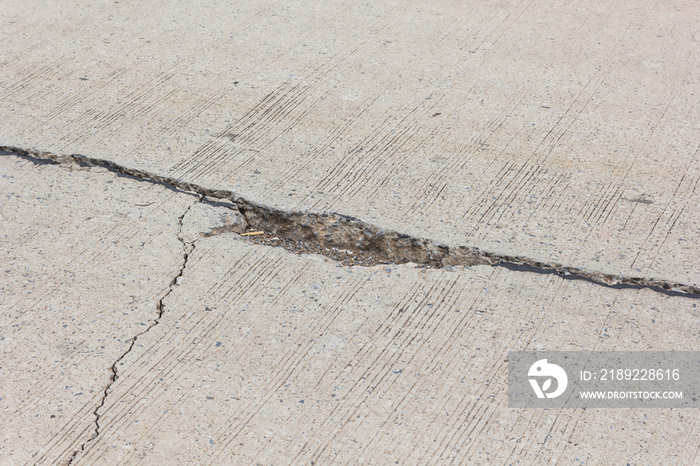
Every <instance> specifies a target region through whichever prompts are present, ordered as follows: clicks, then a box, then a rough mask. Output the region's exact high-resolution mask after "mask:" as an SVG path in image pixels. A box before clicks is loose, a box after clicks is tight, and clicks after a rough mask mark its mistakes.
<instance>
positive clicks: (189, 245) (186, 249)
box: [68, 195, 204, 465]
mask: <svg viewBox="0 0 700 466" xmlns="http://www.w3.org/2000/svg"><path fill="white" fill-rule="evenodd" d="M203 200H204V195H200V196H199V197H198V198H197V200H196V201H195V202H193V203H191V204H190V205H189V206H188V207H187V209H185V212H184V213H183V214H182V215H181V216H180V217H179V218H178V227H179V228H178V232H177V239H178V240H179V241H180V243H181V244H182V263H181V265H180V269H179V271H178V273H177V275H175V277H174V278H173V279H172V280H171V281H170V284H169V285H168V290H167V291H166V292H165V294H164V295H163V296H162V297H161V298H160V299H159V300H158V303H157V304H156V310H157V312H158V313H157V315H156V318H155V319H154V320H153V322H151V324H150V325H149V326H148V327H147V328H146V329H145V330H143V331H142V332H139V333H138V334H136V335H134V336H133V337H132V338H131V341H130V342H129V343H130V344H129V347H128V348H127V349H126V350H125V351H124V352H123V353H122V354H121V355H120V356H119V357H118V358H117V359H116V360H115V361H114V363H113V364H112V366H111V367H110V371H111V374H110V378H109V382H107V385H106V386H105V388H104V391H103V392H102V399H101V400H100V402H99V403H98V404H97V406H96V407H95V409H94V411H93V412H92V414H93V416H94V417H95V421H94V424H95V429H94V431H93V434H92V437H90V438H89V439H88V440H86V441H85V442H83V443H82V444H81V445H80V448H78V449H77V450H75V451H74V452H73V454H72V455H71V457H70V459H69V460H68V464H69V465H70V464H72V463H73V460H75V458H76V456H77V455H78V453H80V452H81V451H85V448H86V447H87V446H88V444H90V443H91V442H93V441H95V440H96V439H97V438H98V437H99V435H100V432H101V430H100V428H101V426H100V418H101V414H100V410H101V409H102V408H103V407H104V405H105V403H106V402H107V397H108V396H109V391H110V390H111V388H112V385H114V383H115V382H116V381H117V379H119V374H118V371H117V365H118V364H119V363H120V362H121V361H122V360H123V359H124V358H125V357H126V356H127V355H128V354H129V353H131V351H132V350H133V349H134V345H135V344H136V340H137V339H138V338H139V337H141V336H142V335H144V334H146V333H148V332H150V331H151V329H153V328H154V327H155V326H156V325H158V324H159V323H160V320H161V318H162V317H163V313H164V312H165V305H164V301H165V299H166V298H167V297H168V296H170V294H171V293H172V292H173V290H174V289H175V286H176V285H178V280H179V279H180V278H181V277H182V274H183V273H184V272H185V269H186V268H187V261H188V259H189V256H190V254H191V253H192V251H194V248H195V245H196V240H195V241H191V242H188V241H185V240H184V239H183V237H182V226H183V222H184V219H185V216H186V215H187V213H188V212H189V211H190V209H192V207H193V206H195V205H196V204H198V203H200V202H202V201H203Z"/></svg>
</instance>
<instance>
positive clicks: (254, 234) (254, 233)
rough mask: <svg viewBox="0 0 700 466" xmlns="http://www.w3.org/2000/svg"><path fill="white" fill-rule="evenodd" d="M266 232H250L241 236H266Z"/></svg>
mask: <svg viewBox="0 0 700 466" xmlns="http://www.w3.org/2000/svg"><path fill="white" fill-rule="evenodd" d="M264 234H265V232H264V231H249V232H247V233H241V236H257V235H264Z"/></svg>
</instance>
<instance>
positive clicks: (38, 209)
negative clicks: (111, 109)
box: [0, 155, 700, 464]
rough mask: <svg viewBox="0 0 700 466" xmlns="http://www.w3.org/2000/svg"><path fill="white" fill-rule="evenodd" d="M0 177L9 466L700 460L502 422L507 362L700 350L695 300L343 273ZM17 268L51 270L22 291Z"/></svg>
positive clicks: (585, 417) (73, 170) (185, 223)
mask: <svg viewBox="0 0 700 466" xmlns="http://www.w3.org/2000/svg"><path fill="white" fill-rule="evenodd" d="M0 164H1V165H0V166H1V167H2V178H1V179H2V180H3V186H2V194H3V198H5V199H7V201H6V202H3V208H2V211H0V214H1V215H2V218H3V221H4V224H5V225H7V227H8V228H7V230H6V231H7V232H8V233H7V234H6V236H5V238H3V241H2V244H3V245H4V251H3V262H4V263H6V264H8V266H9V267H14V268H16V269H17V270H13V269H8V271H6V274H8V275H9V276H11V277H15V278H16V279H17V280H16V281H15V282H7V284H6V285H5V286H3V289H2V292H3V294H4V296H3V303H4V304H9V305H5V306H3V310H2V316H3V320H4V321H5V325H4V328H5V333H4V335H6V336H5V337H4V338H3V341H1V342H0V345H3V346H0V347H1V348H2V352H1V353H0V354H2V356H3V360H2V364H1V365H0V370H1V371H2V378H1V379H0V392H2V393H3V400H2V403H3V405H2V406H3V413H2V414H3V416H4V419H3V424H2V425H3V428H2V434H3V447H2V449H0V455H1V456H0V458H2V459H3V461H4V462H8V463H13V464H16V463H27V462H31V463H48V464H52V463H61V462H63V463H69V464H117V463H120V464H133V463H139V464H163V463H165V464H181V463H183V462H194V463H213V464H248V463H262V464H310V463H311V462H314V463H315V464H324V463H328V462H332V461H337V462H341V463H374V464H386V463H389V462H391V463H394V462H396V461H399V463H400V464H418V463H420V464H423V463H434V464H442V463H445V462H455V461H456V462H464V461H467V460H468V461H470V462H486V461H493V462H496V463H504V462H512V461H515V460H520V461H524V462H549V461H552V462H567V463H568V462H588V461H591V460H593V462H597V460H599V459H600V457H601V456H600V455H602V453H603V452H604V454H605V457H606V458H607V460H609V461H611V462H630V463H635V462H649V463H659V464H661V463H674V464H690V463H692V462H694V461H695V460H696V459H697V455H698V445H700V416H698V414H697V410H693V409H682V410H678V409H676V410H659V409H655V410H650V409H647V410H643V409H639V410H613V411H612V412H611V411H610V410H565V411H562V412H558V411H556V410H552V411H546V410H544V411H542V410H517V409H508V408H507V407H506V401H505V396H506V395H505V379H506V371H505V361H506V359H507V351H509V350H517V349H545V348H556V349H561V350H575V349H590V350H640V351H641V350H697V335H698V334H700V309H698V307H697V306H698V302H697V300H695V299H692V298H690V297H671V296H667V295H663V294H661V293H658V292H655V291H653V290H650V289H623V290H618V289H610V288H605V287H601V286H600V285H598V284H595V283H590V282H583V281H571V280H566V279H564V278H563V277H560V276H557V275H543V274H536V273H526V272H516V271H510V270H507V269H505V268H502V267H493V266H484V265H476V266H472V267H461V266H457V267H453V266H448V267H445V268H442V269H425V268H419V267H416V265H415V264H407V265H377V266H373V267H345V266H342V265H341V264H339V263H337V262H334V261H331V260H329V259H327V258H325V257H323V256H320V255H313V254H312V255H301V256H300V255H295V254H291V253H290V252H287V251H285V250H284V249H282V248H276V247H269V246H264V245H260V244H255V243H253V242H251V241H250V240H248V239H245V237H243V236H240V235H239V234H237V233H242V232H244V231H245V230H246V228H247V227H249V225H247V224H246V222H245V221H244V220H243V218H242V216H241V215H240V214H239V213H238V212H237V210H236V206H235V205H234V204H231V203H226V202H221V201H212V200H208V199H206V198H204V197H203V196H195V195H193V194H188V193H186V192H182V191H179V190H175V189H172V188H168V187H166V186H163V185H160V184H156V183H152V182H147V181H143V180H137V179H133V178H130V177H126V176H118V175H117V174H115V173H113V172H109V171H107V170H105V169H102V168H94V167H93V168H85V167H80V166H78V165H75V164H64V165H57V164H54V165H47V164H36V163H34V162H32V161H31V160H29V159H27V158H26V157H25V158H21V157H19V156H13V155H6V156H2V157H0ZM88 194H89V195H88ZM47 214H48V216H47ZM42 216H43V217H42ZM57 216H58V218H57ZM66 216H67V217H68V218H66ZM38 218H42V219H43V220H42V221H41V222H37V220H36V219H38ZM27 219H31V220H29V221H28V220H27ZM75 230H77V231H75ZM217 233H218V234H217ZM59 238H61V239H62V240H63V241H64V242H67V243H68V245H69V246H63V245H62V243H61V242H60V241H58V239H59ZM37 255H38V257H37ZM47 255H48V256H47ZM28 264H34V265H35V266H38V265H42V264H50V265H51V266H52V267H53V269H52V270H43V271H41V272H39V271H36V270H28V271H27V272H25V273H24V275H26V276H27V277H29V280H27V283H22V282H21V281H20V280H19V277H20V276H22V274H20V269H22V270H23V268H24V267H26V266H27V265H28ZM105 269H107V270H109V271H111V273H106V272H105ZM8 272H9V273H8ZM88 286H89V287H91V288H88V289H86V288H83V287H88ZM134 287H136V288H135V289H134ZM91 290H92V291H91ZM70 299H72V300H74V301H75V300H77V301H78V302H71V301H68V300H70ZM127 309H128V311H126V310H127ZM63 313H69V314H70V315H69V316H68V315H63ZM125 316H126V317H125ZM63 322H66V323H65V324H63ZM42 357H43V358H44V360H43V361H42V360H41V359H40V358H42ZM48 357H51V358H53V359H52V360H47V358H48ZM28 361H31V364H32V365H33V370H27V368H26V364H27V362H28ZM78 393H80V394H78ZM83 396H85V397H86V398H87V400H86V401H83V400H82V399H80V398H81V397H83ZM669 458H670V459H671V460H670V461H669Z"/></svg>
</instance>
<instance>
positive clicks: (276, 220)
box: [0, 146, 700, 299]
mask: <svg viewBox="0 0 700 466" xmlns="http://www.w3.org/2000/svg"><path fill="white" fill-rule="evenodd" d="M0 151H3V152H5V155H14V156H21V157H24V158H28V159H30V160H32V161H35V162H36V163H55V164H62V165H79V166H83V167H102V168H105V169H107V170H110V171H112V172H114V173H116V174H118V175H119V176H128V177H133V178H136V179H140V180H144V181H147V182H151V183H157V184H161V185H165V186H169V187H170V188H171V189H176V190H179V191H184V192H187V193H196V194H199V195H201V196H206V197H208V198H213V199H225V200H227V201H231V202H234V203H235V204H236V206H237V208H238V210H239V212H240V213H241V214H242V215H243V217H244V218H245V220H246V222H247V228H248V230H251V231H262V232H266V233H268V234H269V235H274V236H275V239H280V238H281V239H283V240H284V241H276V242H274V243H273V244H271V245H273V246H281V247H286V248H289V249H292V250H295V248H293V247H291V248H290V246H289V245H290V244H295V243H296V244H299V243H302V244H304V245H305V247H304V248H296V250H297V251H298V250H299V249H301V250H302V251H303V252H316V253H319V254H323V255H326V256H328V257H330V258H331V259H334V260H337V257H336V256H334V255H333V254H329V253H328V252H329V251H335V250H338V249H343V250H348V249H351V250H355V251H360V252H361V253H364V255H365V260H363V261H361V262H358V263H357V265H361V266H368V265H369V266H371V265H376V264H407V263H414V264H416V265H418V266H422V267H452V266H467V267H468V266H474V265H487V266H492V267H504V268H507V269H509V270H514V271H521V272H530V273H539V274H555V275H558V276H559V277H561V278H563V279H565V280H583V281H587V282H590V283H594V284H596V285H600V286H604V287H608V288H614V289H642V288H648V289H650V290H653V291H656V292H658V293H662V294H665V295H669V296H679V297H686V298H694V299H700V287H697V286H695V285H692V284H685V283H674V282H669V281H666V280H661V279H656V278H644V277H635V276H622V275H611V274H604V273H600V272H595V271H589V270H583V269H580V268H577V267H571V266H566V265H564V264H558V263H544V262H541V261H536V260H533V259H530V258H527V257H521V256H511V255H505V254H498V253H494V252H489V251H482V250H480V249H479V248H476V247H471V246H459V247H456V248H455V247H452V248H450V247H448V246H446V245H444V244H439V243H436V242H435V241H432V240H430V239H427V238H420V237H415V236H411V235H408V234H404V233H399V232H396V231H391V230H385V229H382V228H379V227H377V226H375V225H372V224H369V223H367V222H364V221H362V220H360V219H357V218H354V217H350V216H346V215H341V214H337V213H321V214H319V213H313V212H288V211H282V210H279V209H275V208H272V207H269V206H264V205H260V204H257V203H254V202H251V201H249V200H247V199H245V198H244V197H242V196H239V195H237V194H236V193H234V192H233V191H229V190H221V189H209V188H206V187H205V186H201V185H198V184H194V183H189V182H185V181H182V180H179V179H176V178H173V177H168V176H161V175H156V174H154V173H150V172H147V171H144V170H139V169H135V168H129V167H124V166H121V165H119V164H117V163H115V162H113V161H110V160H103V159H96V158H92V157H88V156H85V155H81V154H70V155H57V154H52V153H49V152H43V151H37V150H32V149H25V148H21V147H13V146H0ZM226 231H227V230H226V229H223V230H222V231H213V232H211V233H210V234H219V233H224V232H226ZM262 244H267V243H262Z"/></svg>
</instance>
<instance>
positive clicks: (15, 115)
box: [0, 0, 700, 286]
mask: <svg viewBox="0 0 700 466" xmlns="http://www.w3.org/2000/svg"><path fill="white" fill-rule="evenodd" d="M0 9H2V11H3V18H2V22H1V23H0V43H1V44H2V46H0V63H2V66H0V119H1V121H2V124H0V144H2V145H5V146H13V147H20V148H25V149H33V150H36V151H39V152H40V151H48V152H50V153H52V154H59V155H61V154H73V153H80V154H84V155H87V156H90V157H95V158H102V159H107V160H110V161H114V162H116V163H119V164H121V165H124V166H128V167H131V168H139V169H143V170H147V171H150V172H153V173H155V174H158V175H161V176H166V175H167V176H171V177H174V178H176V179H180V180H184V181H188V182H194V183H197V184H200V185H202V186H206V187H209V188H221V189H227V190H232V191H234V192H235V193H237V194H238V195H241V196H244V197H245V198H247V199H249V200H251V201H255V202H260V203H263V204H265V205H269V206H272V207H278V208H282V209H287V210H302V211H303V210H310V211H313V212H339V213H342V214H346V215H352V216H354V217H358V218H361V219H362V220H365V221H367V222H370V223H373V224H376V225H378V226H380V227H383V228H389V229H393V230H397V231H401V232H405V233H409V234H411V235H414V236H420V237H428V238H431V239H433V240H436V241H438V242H443V243H445V244H448V245H450V246H464V245H467V246H475V247H479V248H481V249H484V250H489V251H494V252H497V253H502V254H510V255H519V256H526V257H530V258H532V259H534V260H538V261H542V262H546V263H560V264H564V265H566V266H571V267H579V268H583V269H588V270H592V271H597V272H603V273H609V274H622V275H625V276H641V277H652V278H659V279H663V280H669V281H673V282H680V283H687V284H692V285H695V286H698V285H700V273H699V270H698V264H700V256H699V254H700V253H699V252H698V251H700V249H699V248H698V247H697V238H698V235H699V234H700V212H699V211H698V208H697V206H698V205H700V198H699V197H698V196H699V192H698V182H699V181H700V161H699V160H698V155H699V152H698V148H699V144H700V127H699V126H698V124H697V122H698V121H700V113H699V112H700V105H698V99H699V97H698V96H699V95H700V91H699V89H700V83H699V78H700V68H699V66H698V63H700V60H699V59H698V53H699V52H698V50H700V48H698V46H697V35H698V32H699V30H700V7H699V6H698V3H697V2H692V1H683V0H677V1H669V2H660V1H659V2H642V3H640V2H637V1H631V0H630V1H623V2H604V3H600V2H580V1H577V2H573V1H569V2H557V3H556V5H553V4H551V3H550V2H515V1H514V2H500V1H499V2H476V3H471V4H462V3H454V2H447V1H437V2H435V1H431V2H409V3H396V2H389V1H380V2H372V3H369V4H362V5H358V4H356V3H353V2H343V1H331V2H315V3H308V2H300V3H291V4H290V3H288V2H284V3H281V2H274V1H267V2H259V1H254V2H253V1H237V2H235V3H221V2H213V1H210V2H196V3H182V2H173V1H159V2H156V3H153V2H148V3H143V2H140V3H139V2H129V1H120V2H110V3H100V4H95V3H94V2H88V1H78V2H75V1H71V2H67V1H65V0H63V1H57V2H52V3H51V4H45V3H39V2H9V1H3V2H2V4H1V6H0Z"/></svg>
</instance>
